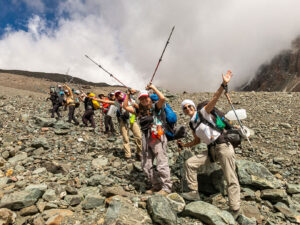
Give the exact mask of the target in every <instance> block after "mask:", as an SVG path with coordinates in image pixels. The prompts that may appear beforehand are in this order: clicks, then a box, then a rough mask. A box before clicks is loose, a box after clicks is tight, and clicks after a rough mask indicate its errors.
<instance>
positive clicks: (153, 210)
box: [147, 195, 177, 225]
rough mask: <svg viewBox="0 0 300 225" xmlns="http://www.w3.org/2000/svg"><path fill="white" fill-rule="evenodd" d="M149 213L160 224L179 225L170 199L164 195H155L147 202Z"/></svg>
mask: <svg viewBox="0 0 300 225" xmlns="http://www.w3.org/2000/svg"><path fill="white" fill-rule="evenodd" d="M147 209H148V213H149V214H150V215H151V218H152V220H153V221H154V222H155V223H158V224H162V225H164V224H170V225H171V224H177V216H176V214H175V212H174V211H173V210H172V207H171V204H170V203H169V201H168V199H167V198H165V197H164V196H162V195H154V196H153V197H150V198H148V200H147Z"/></svg>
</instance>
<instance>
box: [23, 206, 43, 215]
mask: <svg viewBox="0 0 300 225" xmlns="http://www.w3.org/2000/svg"><path fill="white" fill-rule="evenodd" d="M38 212H39V210H38V208H37V207H36V206H35V205H32V206H29V207H26V208H23V209H21V210H20V215H21V216H31V215H34V214H37V213H38Z"/></svg>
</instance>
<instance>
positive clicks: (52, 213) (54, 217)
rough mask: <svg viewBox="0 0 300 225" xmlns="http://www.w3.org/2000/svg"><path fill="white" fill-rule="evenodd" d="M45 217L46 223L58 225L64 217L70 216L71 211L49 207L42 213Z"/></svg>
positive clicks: (47, 224)
mask: <svg viewBox="0 0 300 225" xmlns="http://www.w3.org/2000/svg"><path fill="white" fill-rule="evenodd" d="M43 215H44V217H45V218H46V219H47V221H46V225H60V224H61V222H62V220H63V219H64V217H66V216H72V215H73V212H72V211H70V210H67V209H50V210H46V211H44V213H43Z"/></svg>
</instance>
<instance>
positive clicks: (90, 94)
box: [88, 93, 96, 98]
mask: <svg viewBox="0 0 300 225" xmlns="http://www.w3.org/2000/svg"><path fill="white" fill-rule="evenodd" d="M88 96H89V97H90V98H91V97H95V96H96V95H95V94H94V93H89V95H88Z"/></svg>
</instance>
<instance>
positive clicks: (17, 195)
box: [0, 189, 43, 210]
mask: <svg viewBox="0 0 300 225" xmlns="http://www.w3.org/2000/svg"><path fill="white" fill-rule="evenodd" d="M42 194H43V193H42V192H41V191H40V190H38V189H32V190H28V191H20V192H14V193H11V194H8V195H4V196H3V198H2V199H1V201H0V208H8V209H12V210H19V209H22V208H25V207H28V206H32V205H34V204H35V203H36V202H37V200H38V199H39V198H40V197H41V196H42Z"/></svg>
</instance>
